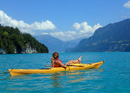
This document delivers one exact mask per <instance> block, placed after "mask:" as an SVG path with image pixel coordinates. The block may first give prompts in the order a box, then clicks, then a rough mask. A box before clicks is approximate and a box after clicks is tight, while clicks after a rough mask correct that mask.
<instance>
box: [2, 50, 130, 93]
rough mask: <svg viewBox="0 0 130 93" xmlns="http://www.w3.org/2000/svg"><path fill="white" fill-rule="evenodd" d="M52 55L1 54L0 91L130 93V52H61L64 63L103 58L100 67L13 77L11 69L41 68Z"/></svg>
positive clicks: (48, 61)
mask: <svg viewBox="0 0 130 93" xmlns="http://www.w3.org/2000/svg"><path fill="white" fill-rule="evenodd" d="M51 56H52V54H51V53H45V54H10V55H8V54H7V55H0V92H1V93H3V92H9V93H10V92H11V93H12V92H26V93H28V92H43V93H44V92H50V93H51V92H52V93H66V92H68V93H80V92H82V93H130V52H89V53H60V58H59V59H61V60H62V62H63V63H65V62H67V61H68V60H74V59H77V58H78V57H79V56H82V63H93V62H98V61H102V60H104V61H105V63H104V64H103V65H102V66H101V67H100V68H99V69H91V70H84V71H68V72H60V73H52V74H33V75H20V76H10V74H9V72H8V69H10V68H15V69H40V68H46V66H45V65H49V64H50V59H51Z"/></svg>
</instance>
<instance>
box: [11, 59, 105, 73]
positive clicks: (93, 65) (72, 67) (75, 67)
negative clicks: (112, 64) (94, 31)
mask: <svg viewBox="0 0 130 93" xmlns="http://www.w3.org/2000/svg"><path fill="white" fill-rule="evenodd" d="M103 63H104V61H101V62H96V63H91V64H71V65H70V66H67V68H66V69H65V68H63V67H55V68H46V69H8V71H9V72H10V74H11V75H25V74H35V73H55V72H60V71H70V70H86V69H97V68H99V67H100V66H101V65H102V64H103Z"/></svg>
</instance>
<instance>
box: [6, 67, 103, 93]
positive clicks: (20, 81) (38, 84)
mask: <svg viewBox="0 0 130 93" xmlns="http://www.w3.org/2000/svg"><path fill="white" fill-rule="evenodd" d="M102 71H103V70H102V69H96V70H95V69H94V70H83V71H66V72H59V73H51V74H34V75H20V76H10V78H9V80H8V83H7V85H8V86H9V87H7V88H6V89H8V90H12V91H13V90H14V91H16V90H17V91H18V90H21V91H25V90H28V91H29V90H30V91H31V90H44V91H53V90H55V91H54V92H59V93H60V92H64V91H63V89H66V88H67V89H69V88H70V89H69V90H71V88H72V87H75V88H76V87H80V90H82V89H86V88H88V87H90V86H91V85H90V84H89V83H88V82H90V80H91V81H93V80H97V79H99V78H102V77H101V74H100V72H102ZM84 84H85V85H84Z"/></svg>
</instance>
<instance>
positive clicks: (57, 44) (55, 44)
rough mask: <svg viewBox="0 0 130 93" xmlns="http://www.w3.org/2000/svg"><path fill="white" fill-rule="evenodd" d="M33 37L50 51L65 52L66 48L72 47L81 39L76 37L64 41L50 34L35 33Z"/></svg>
mask: <svg viewBox="0 0 130 93" xmlns="http://www.w3.org/2000/svg"><path fill="white" fill-rule="evenodd" d="M34 37H35V38H36V39H37V40H38V41H39V42H41V43H42V44H45V45H46V46H47V47H48V49H49V52H50V53H52V52H55V51H57V52H65V50H66V49H67V48H74V47H75V46H76V45H78V43H79V42H80V40H81V39H76V40H72V41H68V42H64V41H61V40H60V39H58V38H55V37H52V36H50V35H37V36H34Z"/></svg>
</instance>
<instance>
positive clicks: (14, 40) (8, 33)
mask: <svg viewBox="0 0 130 93" xmlns="http://www.w3.org/2000/svg"><path fill="white" fill-rule="evenodd" d="M28 47H29V48H31V49H34V50H36V51H37V53H48V52H49V51H48V48H47V47H46V46H45V45H44V44H41V43H39V42H38V41H37V40H36V39H35V38H33V37H32V36H31V35H30V34H27V33H21V32H20V31H19V29H18V28H13V27H9V26H5V27H4V26H1V25H0V49H2V50H4V51H5V52H6V54H14V53H18V54H20V53H21V52H22V51H23V50H25V49H27V48H28Z"/></svg>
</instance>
